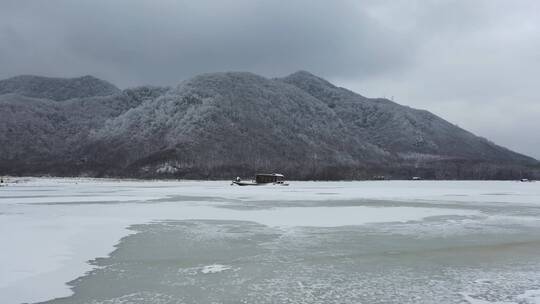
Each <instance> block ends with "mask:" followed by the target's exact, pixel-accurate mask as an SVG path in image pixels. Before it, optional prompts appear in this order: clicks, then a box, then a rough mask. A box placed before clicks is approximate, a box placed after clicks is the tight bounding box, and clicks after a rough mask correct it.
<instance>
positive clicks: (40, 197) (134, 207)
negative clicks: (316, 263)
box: [0, 179, 540, 303]
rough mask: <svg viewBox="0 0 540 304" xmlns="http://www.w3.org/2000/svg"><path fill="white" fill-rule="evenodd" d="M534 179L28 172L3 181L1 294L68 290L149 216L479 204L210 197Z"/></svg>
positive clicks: (509, 194)
mask: <svg viewBox="0 0 540 304" xmlns="http://www.w3.org/2000/svg"><path fill="white" fill-rule="evenodd" d="M539 186H540V184H539V183H516V182H454V181H452V182H427V181H421V182H417V181H415V182H410V181H408V182H405V181H403V182H393V181H392V182H390V181H382V182H293V183H291V186H289V187H234V186H229V183H228V182H226V181H211V182H202V181H181V182H177V181H176V182H172V181H147V182H140V181H116V180H93V179H30V180H29V181H28V182H25V183H19V184H13V185H9V186H8V187H4V188H2V189H0V243H1V244H3V246H2V250H1V251H0V302H1V303H21V302H36V301H42V300H47V299H51V298H54V297H61V296H67V295H69V294H70V293H71V291H70V290H69V288H68V287H67V286H66V285H65V283H66V282H68V281H70V280H73V279H75V278H77V277H78V276H80V275H82V274H83V273H84V272H86V271H88V270H90V269H91V268H92V267H91V265H89V264H88V263H86V261H88V260H91V259H94V258H96V257H100V256H105V255H107V254H108V253H110V252H111V251H112V250H113V249H114V245H115V244H116V243H117V242H118V241H119V239H120V238H121V237H123V236H126V235H127V234H128V233H129V230H128V229H127V228H128V227H129V226H130V225H133V224H139V223H145V222H148V221H153V220H169V219H170V220H183V219H220V220H243V221H255V222H259V223H261V224H264V225H268V226H279V227H294V226H319V227H333V226H342V225H362V224H366V223H376V222H405V221H419V220H422V219H424V218H426V217H430V216H449V215H458V216H475V215H479V214H480V211H479V210H474V209H467V210H465V209H456V208H437V205H432V206H428V207H426V208H423V207H409V206H396V207H368V206H347V207H328V206H326V207H288V208H272V209H265V210H250V209H246V210H235V209H228V208H216V206H215V205H214V203H215V202H216V201H219V202H220V203H222V204H228V203H234V202H238V201H279V202H282V201H309V200H316V201H329V202H331V201H336V200H346V199H349V200H350V199H379V200H399V201H419V200H421V201H433V202H435V203H438V202H443V201H461V202H477V203H485V204H493V203H502V202H506V203H510V204H519V205H531V206H538V205H540V200H539V198H540V187H539ZM179 197H180V198H179ZM155 200H160V201H159V202H158V201H155Z"/></svg>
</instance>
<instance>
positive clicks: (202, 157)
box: [0, 71, 538, 179]
mask: <svg viewBox="0 0 540 304" xmlns="http://www.w3.org/2000/svg"><path fill="white" fill-rule="evenodd" d="M36 79H37V80H36ZM0 129H1V130H2V132H0V174H54V175H90V176H135V177H184V178H230V177H232V176H237V175H241V176H249V175H252V174H253V173H255V172H259V171H268V172H273V171H279V172H283V173H285V174H286V175H288V176H290V177H293V178H302V179H310V178H313V179H343V178H345V179H347V178H371V177H373V176H377V175H386V176H388V177H394V178H408V177H410V176H423V177H425V178H499V179H501V178H517V177H523V176H531V175H534V174H537V172H538V162H537V161H536V160H534V159H532V158H530V157H527V156H524V155H521V154H518V153H515V152H512V151H510V150H508V149H505V148H503V147H500V146H497V145H495V144H494V143H492V142H490V141H488V140H486V139H483V138H481V137H478V136H475V135H474V134H471V133H470V132H467V131H465V130H463V129H460V128H459V127H457V126H455V125H453V124H451V123H449V122H447V121H445V120H443V119H441V118H439V117H437V116H435V115H433V114H431V113H429V112H427V111H424V110H416V109H412V108H409V107H405V106H401V105H399V104H396V103H394V102H392V101H389V100H386V99H370V98H366V97H363V96H361V95H358V94H356V93H354V92H351V91H349V90H346V89H344V88H339V87H336V86H334V85H332V84H331V83H329V82H327V81H326V80H324V79H321V78H319V77H317V76H314V75H312V74H310V73H308V72H303V71H301V72H297V73H294V74H292V75H289V76H287V77H284V78H276V79H268V78H264V77H261V76H258V75H255V74H251V73H239V72H234V73H212V74H203V75H199V76H196V77H194V78H192V79H189V80H187V81H184V82H182V83H181V84H179V85H178V86H177V87H176V88H161V87H149V86H146V87H139V88H134V89H127V90H124V91H120V90H118V89H117V88H116V87H114V86H113V85H111V84H109V83H108V82H105V81H102V80H99V79H96V78H93V77H90V76H85V77H82V78H75V79H58V78H51V79H49V78H43V77H35V76H20V77H14V78H10V79H8V80H4V81H0ZM535 172H536V173H535Z"/></svg>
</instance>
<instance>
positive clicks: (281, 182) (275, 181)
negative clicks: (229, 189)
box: [231, 173, 289, 186]
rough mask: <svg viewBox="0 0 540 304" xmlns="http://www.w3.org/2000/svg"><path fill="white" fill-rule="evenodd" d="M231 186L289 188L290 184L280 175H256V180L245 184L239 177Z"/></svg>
mask: <svg viewBox="0 0 540 304" xmlns="http://www.w3.org/2000/svg"><path fill="white" fill-rule="evenodd" d="M231 185H238V186H263V185H277V186H288V185H289V184H287V183H285V176H284V175H283V174H279V173H272V174H256V175H255V179H253V180H251V181H248V182H244V181H242V180H241V179H240V177H237V178H236V179H235V180H233V181H232V184H231Z"/></svg>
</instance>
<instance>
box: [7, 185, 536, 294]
mask: <svg viewBox="0 0 540 304" xmlns="http://www.w3.org/2000/svg"><path fill="white" fill-rule="evenodd" d="M0 242H1V244H2V249H1V250H0V303H34V302H47V303H88V304H90V303H92V304H98V303H104V304H105V303H108V304H111V303H474V304H489V303H499V304H501V303H504V304H509V303H517V304H530V303H540V254H539V253H540V183H519V182H495V181H479V182H472V181H376V182H373V181H369V182H292V183H291V185H290V186H288V187H274V186H264V187H236V186H234V187H233V186H230V183H229V182H227V181H204V182H203V181H118V180H106V179H105V180H99V179H55V178H39V179H38V178H30V179H25V180H24V182H20V183H16V184H10V185H9V186H7V187H1V188H0Z"/></svg>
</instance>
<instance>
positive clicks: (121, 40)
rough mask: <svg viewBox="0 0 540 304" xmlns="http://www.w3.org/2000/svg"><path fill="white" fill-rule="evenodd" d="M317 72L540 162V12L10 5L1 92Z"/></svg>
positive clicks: (40, 0) (200, 0) (510, 8)
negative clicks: (224, 74) (13, 81)
mask: <svg viewBox="0 0 540 304" xmlns="http://www.w3.org/2000/svg"><path fill="white" fill-rule="evenodd" d="M231 70H232V71H250V72H254V73H258V74H261V75H264V76H268V77H275V76H284V75H287V74H290V73H292V72H294V71H296V70H307V71H310V72H312V73H314V74H317V75H319V76H321V77H323V78H326V79H328V80H330V81H332V82H334V83H335V84H337V85H340V86H343V87H347V88H349V89H352V90H353V91H356V92H358V93H360V94H362V95H365V96H368V97H387V98H391V97H393V99H394V101H396V102H398V103H401V104H404V105H408V106H412V107H416V108H422V109H427V110H430V111H432V112H434V113H435V114H437V115H439V116H441V117H443V118H445V119H447V120H449V121H451V122H453V123H456V124H458V125H459V126H461V127H463V128H465V129H468V130H470V131H472V132H474V133H476V134H477V135H480V136H484V137H487V138H488V139H490V140H493V141H494V142H496V143H498V144H501V145H504V146H507V147H509V148H511V149H514V150H516V151H518V152H522V153H526V154H529V155H532V156H534V157H536V158H538V159H540V135H539V134H540V97H539V96H540V94H539V92H538V91H539V87H540V77H539V76H540V1H537V0H530V1H527V0H524V1H520V0H516V1H511V0H505V1H502V0H501V1H499V0H484V1H481V0H478V1H474V0H463V1H445V0H440V1H428V0H424V1H414V0H392V1H382V0H373V1H359V0H356V1H339V0H335V1H330V0H328V1H315V0H299V1H293V0H289V1H284V0H283V1H281V0H267V1H256V0H238V1H231V0H214V1H209V0H192V1H183V0H175V1H173V0H160V1H158V0H147V1H138V0H92V1H71V0H65V1H60V0H48V1H44V0H35V1H26V0H0V78H7V77H11V76H14V75H19V74H38V75H45V76H58V77H71V76H80V75H87V74H91V75H95V76H97V77H100V78H103V79H106V80H109V81H111V82H113V83H114V84H116V85H118V86H119V87H121V88H125V87H129V86H135V85H140V84H156V85H175V84H177V83H178V82H180V81H181V80H184V79H186V78H189V77H191V76H193V75H196V74H199V73H203V72H216V71H231Z"/></svg>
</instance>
